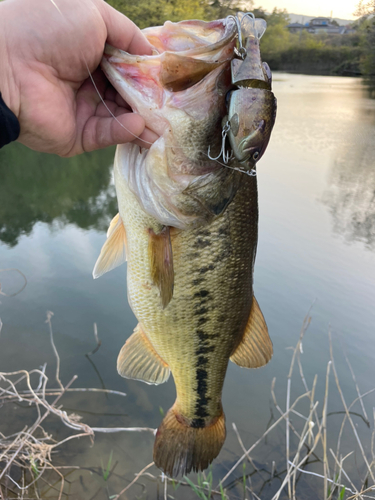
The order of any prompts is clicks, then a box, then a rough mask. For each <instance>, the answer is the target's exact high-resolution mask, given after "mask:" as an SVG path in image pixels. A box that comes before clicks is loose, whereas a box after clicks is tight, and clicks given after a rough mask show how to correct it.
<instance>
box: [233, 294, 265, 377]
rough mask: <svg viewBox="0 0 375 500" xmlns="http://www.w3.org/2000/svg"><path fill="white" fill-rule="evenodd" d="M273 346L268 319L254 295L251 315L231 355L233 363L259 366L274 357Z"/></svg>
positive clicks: (251, 366) (246, 366) (252, 366)
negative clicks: (267, 323)
mask: <svg viewBox="0 0 375 500" xmlns="http://www.w3.org/2000/svg"><path fill="white" fill-rule="evenodd" d="M272 354H273V348H272V342H271V339H270V336H269V334H268V328H267V325H266V321H265V319H264V316H263V314H262V311H261V310H260V307H259V304H258V302H257V300H256V298H255V297H253V304H252V307H251V311H250V317H249V320H248V322H247V325H246V328H245V332H244V335H243V337H242V340H241V342H240V344H239V345H238V347H237V349H236V350H235V351H234V353H233V354H232V356H231V357H230V359H231V361H233V363H236V365H239V366H242V367H244V368H259V367H261V366H263V365H266V364H267V363H268V361H269V360H270V359H271V358H272Z"/></svg>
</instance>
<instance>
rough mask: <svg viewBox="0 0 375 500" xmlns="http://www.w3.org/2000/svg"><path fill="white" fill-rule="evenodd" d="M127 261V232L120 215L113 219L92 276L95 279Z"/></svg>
mask: <svg viewBox="0 0 375 500" xmlns="http://www.w3.org/2000/svg"><path fill="white" fill-rule="evenodd" d="M125 261H126V232H125V227H124V224H123V222H122V220H121V217H120V214H117V215H115V216H114V217H113V219H112V221H111V223H110V225H109V228H108V231H107V241H106V242H105V243H104V245H103V247H102V249H101V252H100V255H99V257H98V260H97V261H96V264H95V267H94V270H93V272H92V275H93V277H94V279H96V278H99V276H101V275H102V274H105V273H106V272H108V271H111V270H112V269H114V268H115V267H117V266H120V265H121V264H122V263H123V262H125Z"/></svg>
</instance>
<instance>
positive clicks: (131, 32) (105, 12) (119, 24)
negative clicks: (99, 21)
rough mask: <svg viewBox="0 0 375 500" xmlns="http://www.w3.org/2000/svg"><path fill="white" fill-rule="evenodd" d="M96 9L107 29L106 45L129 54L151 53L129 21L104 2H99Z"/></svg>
mask: <svg viewBox="0 0 375 500" xmlns="http://www.w3.org/2000/svg"><path fill="white" fill-rule="evenodd" d="M98 7H99V10H100V12H101V14H102V17H103V20H104V22H105V24H106V27H107V42H108V43H110V44H111V45H113V46H114V47H117V48H118V49H122V50H125V51H126V52H130V53H131V54H146V55H150V54H151V53H152V46H151V44H150V43H149V42H148V41H147V39H146V37H145V36H144V35H143V33H142V32H141V30H140V29H139V28H138V27H137V26H136V25H135V24H134V23H133V22H132V21H130V19H128V18H127V17H126V16H124V15H123V14H121V13H120V12H118V11H117V10H115V9H114V8H113V7H111V6H110V5H108V4H107V3H106V2H102V1H101V2H100V3H99V4H98Z"/></svg>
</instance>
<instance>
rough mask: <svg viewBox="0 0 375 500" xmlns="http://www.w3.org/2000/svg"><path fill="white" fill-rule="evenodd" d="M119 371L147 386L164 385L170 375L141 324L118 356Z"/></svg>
mask: <svg viewBox="0 0 375 500" xmlns="http://www.w3.org/2000/svg"><path fill="white" fill-rule="evenodd" d="M117 371H118V372H119V374H120V375H121V376H122V377H125V378H132V379H135V380H142V381H143V382H146V383H147V384H162V383H163V382H166V381H167V380H168V378H169V374H170V369H169V366H168V365H167V363H165V361H164V360H163V359H162V358H161V357H160V356H159V354H158V353H157V352H156V351H155V349H154V347H153V345H152V344H151V342H150V340H149V339H148V337H147V336H146V335H145V333H144V332H143V330H142V328H141V326H140V325H139V324H138V325H137V326H136V327H135V329H134V333H133V334H132V335H131V336H130V337H129V338H128V340H127V341H126V342H125V344H124V345H123V347H122V349H121V351H120V354H119V355H118V358H117Z"/></svg>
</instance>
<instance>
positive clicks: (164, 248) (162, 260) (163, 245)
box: [148, 226, 174, 309]
mask: <svg viewBox="0 0 375 500" xmlns="http://www.w3.org/2000/svg"><path fill="white" fill-rule="evenodd" d="M148 255H149V259H150V267H151V279H152V281H153V283H154V284H155V285H156V286H157V287H158V288H159V291H160V298H161V303H162V306H163V309H164V308H166V307H167V305H168V304H169V302H170V301H171V300H172V297H173V286H174V269H173V254H172V243H171V236H170V228H169V227H168V226H165V227H164V228H163V229H162V231H161V232H160V233H158V234H155V233H154V231H153V230H152V229H149V243H148Z"/></svg>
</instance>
